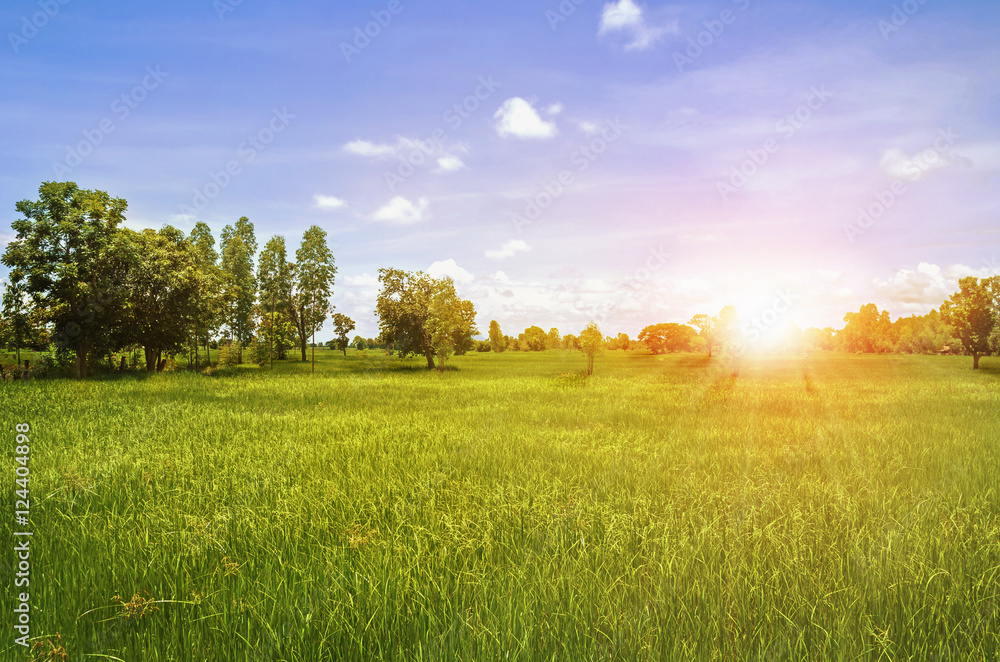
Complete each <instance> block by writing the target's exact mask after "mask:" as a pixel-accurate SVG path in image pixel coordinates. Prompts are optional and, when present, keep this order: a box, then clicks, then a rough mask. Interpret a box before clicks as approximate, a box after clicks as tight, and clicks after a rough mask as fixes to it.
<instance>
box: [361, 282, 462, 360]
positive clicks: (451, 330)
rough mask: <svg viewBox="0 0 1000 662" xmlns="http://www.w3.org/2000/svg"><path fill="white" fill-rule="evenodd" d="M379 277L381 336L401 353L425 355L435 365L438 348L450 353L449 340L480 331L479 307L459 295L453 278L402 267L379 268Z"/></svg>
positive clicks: (381, 338) (378, 302)
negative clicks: (475, 323)
mask: <svg viewBox="0 0 1000 662" xmlns="http://www.w3.org/2000/svg"><path fill="white" fill-rule="evenodd" d="M378 278H379V282H380V283H381V286H382V289H381V290H380V291H379V295H378V300H377V303H376V310H375V312H376V314H377V315H378V318H379V330H380V331H381V334H380V336H379V339H380V340H381V341H382V342H384V343H386V344H387V345H389V346H391V347H395V348H396V350H397V351H398V352H399V354H400V356H410V355H420V356H423V357H424V358H425V359H427V367H428V369H434V367H435V365H434V358H435V356H436V353H437V352H438V351H444V352H445V353H447V351H448V345H449V343H457V342H460V341H461V340H462V339H463V338H471V337H472V336H473V335H475V334H476V333H478V332H477V331H476V330H475V326H474V319H475V309H474V308H473V306H472V303H471V302H468V301H464V300H462V299H459V297H458V294H457V293H456V292H455V284H454V282H452V280H451V278H441V279H436V278H433V277H431V276H429V275H428V274H425V273H424V272H422V271H418V272H415V273H412V272H408V271H403V270H401V269H379V271H378ZM453 346H454V345H452V347H453Z"/></svg>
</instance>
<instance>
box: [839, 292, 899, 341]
mask: <svg viewBox="0 0 1000 662" xmlns="http://www.w3.org/2000/svg"><path fill="white" fill-rule="evenodd" d="M844 321H845V322H847V325H846V326H845V327H844V328H843V329H842V330H841V331H840V332H839V333H838V334H837V339H838V340H839V342H840V343H841V346H842V348H843V349H844V350H845V351H848V352H865V353H873V352H878V353H884V352H891V351H892V348H893V346H894V345H895V340H894V338H893V329H892V322H891V321H890V320H889V311H886V310H883V311H881V312H879V309H878V306H876V305H875V304H873V303H869V304H865V305H864V306H861V309H860V310H859V311H858V312H856V313H847V314H846V315H844Z"/></svg>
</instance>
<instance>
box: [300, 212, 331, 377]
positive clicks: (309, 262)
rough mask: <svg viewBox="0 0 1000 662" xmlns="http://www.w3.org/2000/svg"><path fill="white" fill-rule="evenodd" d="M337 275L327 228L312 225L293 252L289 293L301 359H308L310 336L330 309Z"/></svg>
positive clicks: (328, 313)
mask: <svg viewBox="0 0 1000 662" xmlns="http://www.w3.org/2000/svg"><path fill="white" fill-rule="evenodd" d="M336 276H337V266H336V262H335V261H334V258H333V252H332V251H331V250H330V248H329V247H328V246H327V245H326V231H325V230H323V229H322V228H320V227H319V226H318V225H314V226H312V227H311V228H309V229H308V230H306V231H305V234H303V236H302V244H301V245H300V246H299V249H298V250H297V251H296V252H295V266H294V268H293V270H292V275H291V278H292V283H293V291H292V293H291V294H290V295H289V301H290V305H289V311H290V313H291V314H290V318H291V320H292V323H293V324H294V325H295V329H296V331H298V334H299V347H300V348H301V350H302V360H303V361H306V360H307V358H306V346H307V344H308V342H309V337H310V336H312V335H315V333H316V332H317V331H318V330H319V329H320V328H321V327H322V326H323V323H324V322H325V321H326V318H327V317H328V316H329V315H330V313H332V312H333V306H332V305H331V303H330V297H332V296H333V286H334V283H335V279H336Z"/></svg>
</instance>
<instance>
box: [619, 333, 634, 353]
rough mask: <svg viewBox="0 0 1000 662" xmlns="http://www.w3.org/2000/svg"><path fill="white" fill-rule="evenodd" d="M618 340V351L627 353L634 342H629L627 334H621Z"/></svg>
mask: <svg viewBox="0 0 1000 662" xmlns="http://www.w3.org/2000/svg"><path fill="white" fill-rule="evenodd" d="M616 340H617V341H618V349H621V350H626V351H627V350H628V348H629V346H630V345H631V343H632V341H631V340H629V337H628V334H627V333H619V334H618V337H617V338H616Z"/></svg>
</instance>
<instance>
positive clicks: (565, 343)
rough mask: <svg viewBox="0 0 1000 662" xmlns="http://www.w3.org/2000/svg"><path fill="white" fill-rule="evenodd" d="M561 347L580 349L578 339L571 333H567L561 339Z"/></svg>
mask: <svg viewBox="0 0 1000 662" xmlns="http://www.w3.org/2000/svg"><path fill="white" fill-rule="evenodd" d="M562 347H563V349H580V339H579V338H577V337H576V336H574V335H573V334H572V333H567V334H566V335H565V336H563V339H562Z"/></svg>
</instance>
